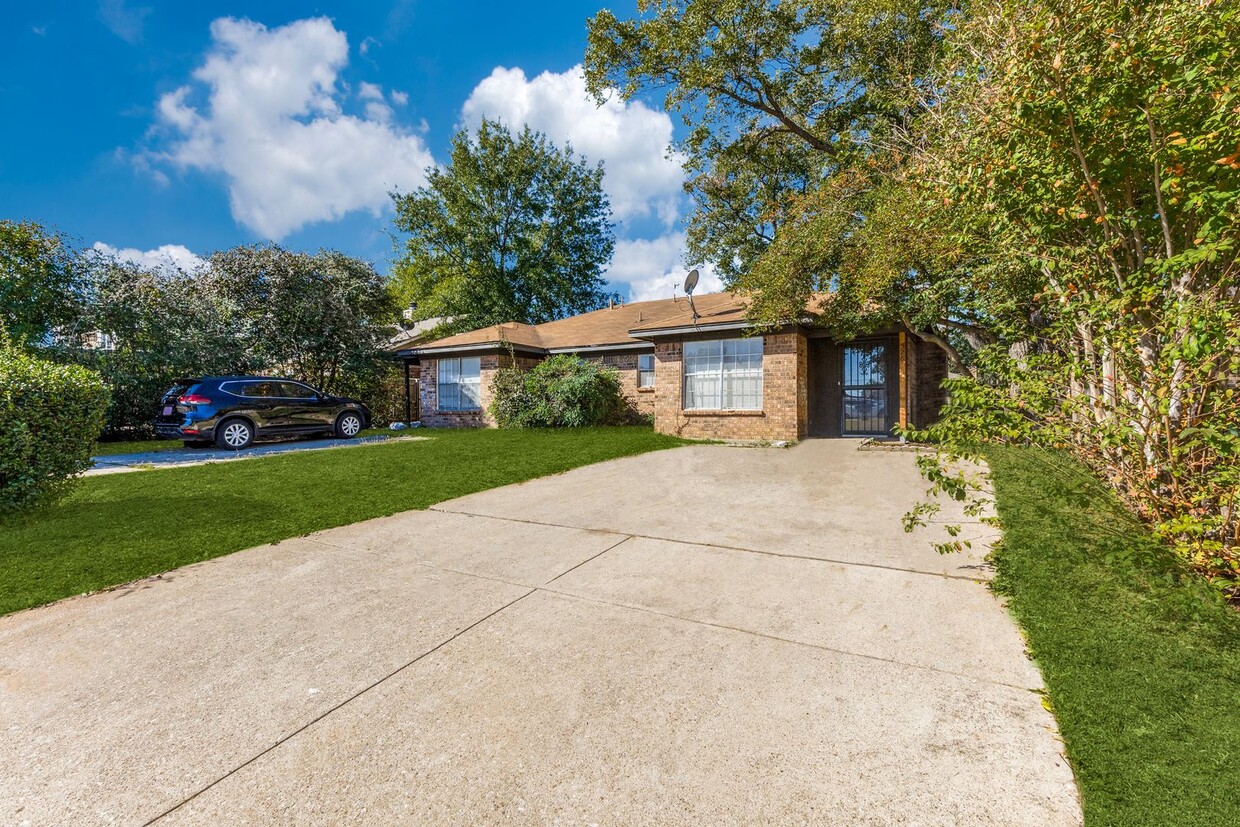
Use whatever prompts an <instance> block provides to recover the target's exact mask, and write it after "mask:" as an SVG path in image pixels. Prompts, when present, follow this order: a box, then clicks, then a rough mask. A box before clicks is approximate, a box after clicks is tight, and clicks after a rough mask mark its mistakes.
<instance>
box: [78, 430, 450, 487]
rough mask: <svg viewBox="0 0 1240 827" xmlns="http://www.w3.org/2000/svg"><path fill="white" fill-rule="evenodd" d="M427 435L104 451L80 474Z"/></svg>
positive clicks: (418, 437)
mask: <svg viewBox="0 0 1240 827" xmlns="http://www.w3.org/2000/svg"><path fill="white" fill-rule="evenodd" d="M397 433H399V432H397ZM429 438H430V437H427V436H413V435H409V434H401V435H400V436H388V435H386V434H374V435H371V436H363V437H357V438H355V439H338V438H335V437H323V438H321V439H313V440H304V439H298V440H289V441H285V442H261V443H258V444H256V445H251V446H250V447H249V448H242V449H241V450H240V451H225V450H224V449H222V448H173V449H171V450H164V451H142V452H139V453H135V454H104V455H102V456H97V457H91V461H92V462H93V463H94V467H93V468H89V469H87V470H86V471H84V472H83V473H82V476H84V477H92V476H96V475H99V474H123V473H126V472H129V471H152V470H154V469H157V468H184V467H186V466H189V465H205V464H206V463H208V462H233V461H235V460H240V459H252V458H254V457H269V456H274V455H276V454H293V453H299V452H301V451H323V450H326V449H328V448H353V447H357V446H359V445H378V444H379V443H382V442H394V441H401V440H405V441H408V440H418V439H429Z"/></svg>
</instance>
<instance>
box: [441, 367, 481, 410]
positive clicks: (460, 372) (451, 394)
mask: <svg viewBox="0 0 1240 827" xmlns="http://www.w3.org/2000/svg"><path fill="white" fill-rule="evenodd" d="M439 410H441V411H479V410H482V360H481V359H479V358H478V357H476V356H475V357H474V358H472V359H440V360H439Z"/></svg>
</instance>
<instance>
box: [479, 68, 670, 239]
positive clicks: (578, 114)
mask: <svg viewBox="0 0 1240 827" xmlns="http://www.w3.org/2000/svg"><path fill="white" fill-rule="evenodd" d="M461 115H462V119H463V120H464V123H465V125H466V126H469V127H476V126H477V125H478V123H479V122H480V121H481V120H482V119H483V118H484V117H485V118H490V119H492V120H498V121H501V122H503V123H505V124H508V125H509V126H510V127H520V126H521V125H523V124H528V125H529V126H530V128H532V129H535V130H537V131H539V132H542V133H544V134H546V135H547V137H549V138H550V139H551V140H552V141H554V142H555V143H557V144H560V145H563V144H565V143H571V144H572V146H573V149H574V150H575V151H576V152H578V153H579V154H581V155H585V156H586V157H587V158H588V159H589V160H590V162H591V163H596V162H598V161H602V162H603V164H604V168H605V180H604V182H603V183H604V188H605V189H606V190H607V194H608V196H610V198H611V206H612V210H613V211H614V213H615V216H616V218H617V219H619V220H621V221H623V220H625V219H629V218H635V217H640V216H646V215H654V216H657V217H658V218H659V219H660V220H662V221H663V222H664V224H666V225H667V226H671V225H672V224H673V223H674V222H675V221H676V219H677V216H678V212H679V211H678V206H679V201H680V197H681V192H682V190H681V184H682V182H683V181H684V171H683V170H682V169H681V159H680V158H679V157H678V156H675V155H672V156H670V157H669V155H668V147H669V146H670V145H671V143H672V120H671V118H669V117H668V115H667V113H666V112H660V111H657V110H654V109H651V108H650V107H648V106H646V105H645V104H644V103H642V102H641V101H630V102H627V103H626V102H624V101H622V100H621V99H620V96H619V95H618V94H616V95H612V96H611V97H610V98H608V100H607V102H606V103H604V104H603V105H602V106H599V105H598V104H596V103H595V102H594V99H593V98H592V97H591V96H590V95H589V94H587V93H586V86H585V78H584V76H583V75H582V73H581V67H580V66H574V67H573V68H572V69H569V70H568V71H566V72H561V73H558V74H557V73H553V72H543V73H542V74H541V75H538V76H537V77H535V78H533V79H530V78H527V77H526V75H525V72H524V71H522V70H521V69H519V68H518V69H505V68H503V67H497V68H496V69H494V70H493V71H492V72H491V74H490V75H489V76H488V77H487V78H485V79H484V80H483V81H482V82H481V83H479V84H478V85H477V86H476V87H475V88H474V91H473V92H472V93H471V94H470V96H469V99H468V100H466V101H465V105H464V106H463V107H462V109H461Z"/></svg>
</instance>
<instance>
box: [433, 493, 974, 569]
mask: <svg viewBox="0 0 1240 827" xmlns="http://www.w3.org/2000/svg"><path fill="white" fill-rule="evenodd" d="M426 510H427V511H437V512H439V513H440V514H459V515H461V516H465V517H483V518H486V519H488V520H504V521H505V522H510V523H524V524H526V525H539V526H546V527H548V528H567V529H572V530H574V531H594V532H598V533H601V534H614V535H616V536H617V537H624V538H625V539H626V540H628V539H636V540H656V541H659V542H664V543H681V544H682V545H686V546H698V547H700V548H713V549H719V550H721V551H739V552H742V553H744V554H764V555H767V556H768V557H782V558H784V559H786V560H806V561H808V562H811V563H834V564H835V565H837V566H855V567H857V568H865V569H879V570H880V571H895V572H900V573H902V574H915V575H920V576H924V577H937V578H942V579H945V580H965V581H968V582H970V583H976V582H977V577H976V576H975V575H970V574H947V573H946V572H934V571H925V570H923V569H910V568H905V567H903V566H884V565H882V564H881V563H858V562H857V561H856V560H840V559H836V558H833V557H812V556H810V555H808V554H790V553H788V552H784V551H770V550H769V549H760V548H746V547H744V546H728V545H723V544H721V543H702V542H696V541H693V540H679V539H677V538H675V537H660V536H658V535H655V534H626V533H624V532H622V531H616V530H615V529H610V528H583V527H582V526H578V525H565V524H563V523H548V522H543V521H541V520H526V519H521V518H518V517H499V516H496V515H494V514H478V513H476V512H473V511H459V510H456V509H451V508H436V507H435V506H430V507H429V508H427V509H426ZM621 542H623V540H622V541H621ZM616 545H619V543H617V544H616ZM973 568H978V567H977V566H973ZM566 573H567V572H566ZM561 576H562V575H561Z"/></svg>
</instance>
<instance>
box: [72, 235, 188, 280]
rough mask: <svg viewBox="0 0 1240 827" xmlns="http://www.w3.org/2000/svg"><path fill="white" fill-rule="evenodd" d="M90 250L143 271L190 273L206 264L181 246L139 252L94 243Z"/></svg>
mask: <svg viewBox="0 0 1240 827" xmlns="http://www.w3.org/2000/svg"><path fill="white" fill-rule="evenodd" d="M91 249H92V250H95V251H96V252H99V253H101V254H103V255H105V256H108V257H110V258H114V259H116V260H118V261H128V262H130V263H131V264H136V265H138V266H139V267H142V268H143V269H146V270H159V271H161V272H175V271H176V270H183V271H185V272H187V273H190V272H193V271H194V270H197V269H198V268H199V267H201V266H202V265H204V264H205V263H206V262H205V261H204V260H203V259H202V257H201V256H198V255H195V254H194V253H193V252H192V251H191V250H190V249H189V248H188V247H185V246H183V245H181V244H163V245H160V246H159V247H156V248H155V249H153V250H139V249H138V248H136V247H113V246H112V245H111V244H106V243H104V242H102V241H96V242H95V243H94V244H92V245H91Z"/></svg>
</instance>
